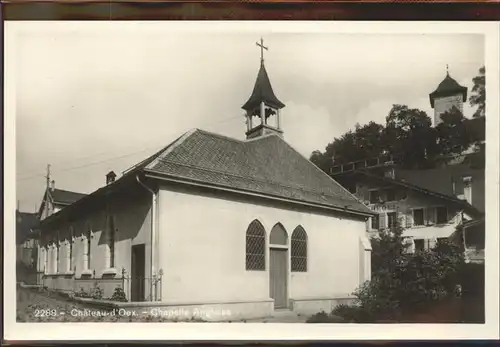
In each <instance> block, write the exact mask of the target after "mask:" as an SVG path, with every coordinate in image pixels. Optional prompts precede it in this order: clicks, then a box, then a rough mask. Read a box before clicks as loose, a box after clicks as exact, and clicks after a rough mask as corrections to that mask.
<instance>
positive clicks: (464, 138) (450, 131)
mask: <svg viewBox="0 0 500 347" xmlns="http://www.w3.org/2000/svg"><path fill="white" fill-rule="evenodd" d="M441 119H442V123H440V124H439V125H438V126H437V127H436V132H437V145H438V147H439V152H440V154H442V155H451V154H460V153H462V152H463V151H465V150H466V149H467V148H469V147H470V146H471V145H472V144H473V142H474V140H475V139H474V137H473V133H472V132H471V131H470V126H468V122H467V121H466V118H465V117H464V115H463V114H462V112H460V110H459V109H458V108H456V107H453V108H452V109H451V110H449V111H446V112H445V113H443V114H442V115H441Z"/></svg>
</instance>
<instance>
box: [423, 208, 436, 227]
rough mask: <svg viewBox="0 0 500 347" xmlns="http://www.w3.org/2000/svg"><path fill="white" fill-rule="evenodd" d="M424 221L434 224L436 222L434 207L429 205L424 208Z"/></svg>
mask: <svg viewBox="0 0 500 347" xmlns="http://www.w3.org/2000/svg"><path fill="white" fill-rule="evenodd" d="M426 212H427V213H426V218H425V219H426V221H427V224H435V223H436V208H435V207H429V208H428V209H427V210H426Z"/></svg>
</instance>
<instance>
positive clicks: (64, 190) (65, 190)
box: [53, 188, 87, 195]
mask: <svg viewBox="0 0 500 347" xmlns="http://www.w3.org/2000/svg"><path fill="white" fill-rule="evenodd" d="M53 190H54V191H56V190H58V191H60V192H68V193H75V194H82V195H87V193H80V192H75V191H74V190H67V189H60V188H54V189H53Z"/></svg>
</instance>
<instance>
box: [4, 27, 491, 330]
mask: <svg viewBox="0 0 500 347" xmlns="http://www.w3.org/2000/svg"><path fill="white" fill-rule="evenodd" d="M358 24H359V25H355V23H343V24H342V25H340V24H339V25H333V23H323V24H319V23H307V22H304V23H289V24H285V23H272V22H265V23H249V22H247V23H241V22H233V23H227V22H226V23H225V22H220V23H210V22H205V23H191V24H189V23H179V22H133V21H131V22H85V21H83V22H62V21H60V22H57V21H44V22H29V21H27V22H15V23H6V25H5V40H4V44H5V52H6V55H5V85H6V89H5V106H6V109H5V110H6V111H5V137H6V146H5V150H6V160H10V161H9V162H10V165H8V164H7V161H6V164H5V170H6V174H5V184H4V186H5V187H6V193H5V194H6V197H5V199H6V200H5V201H6V203H5V206H4V215H5V216H6V224H5V225H4V233H5V257H6V260H5V264H4V272H5V276H6V277H5V284H4V285H5V290H4V293H5V296H6V297H5V298H7V299H6V300H5V303H6V304H8V305H9V309H7V306H6V309H5V312H4V317H5V322H6V324H7V322H9V324H11V325H9V327H10V328H11V331H12V336H14V334H23V333H25V334H28V335H30V334H33V336H35V334H39V335H37V336H52V335H50V334H56V335H57V334H62V333H56V332H55V330H56V328H55V327H54V328H53V327H52V326H50V327H48V326H47V325H44V324H40V323H46V322H51V323H58V324H60V325H58V327H59V326H60V328H57V329H63V330H64V329H65V326H70V325H68V324H66V323H79V324H71V326H72V327H73V328H74V329H80V328H79V327H80V326H82V329H83V326H85V324H84V323H95V322H99V323H102V324H103V328H102V329H98V330H102V331H101V332H99V333H97V332H96V333H95V334H100V335H99V336H105V334H106V333H109V334H111V332H114V334H115V335H114V337H115V338H118V337H119V338H125V336H128V334H133V333H134V332H135V333H139V332H138V331H137V330H136V331H133V329H129V328H127V327H129V326H132V325H134V323H136V324H140V327H144V330H142V332H143V333H145V332H146V331H150V330H149V329H152V327H153V326H154V327H155V329H157V330H158V334H162V333H164V334H171V333H173V332H172V331H173V330H174V329H177V328H179V329H181V328H182V329H186V330H185V331H186V334H187V331H188V330H189V331H195V332H196V331H198V332H200V334H201V333H207V332H209V331H210V329H212V327H213V329H219V330H222V331H225V332H226V333H227V332H229V331H231V329H235V328H237V327H240V328H241V329H242V331H245V334H247V335H246V336H252V334H255V335H258V336H260V335H259V331H260V332H263V333H262V334H265V333H264V332H265V331H267V332H270V334H271V335H266V336H281V335H280V334H284V336H288V335H287V334H289V335H290V334H292V335H293V334H299V333H301V334H302V336H314V335H313V334H314V331H316V334H319V333H318V332H319V330H314V329H321V331H322V334H326V335H325V336H329V337H331V338H333V337H335V336H337V335H338V334H342V331H344V332H345V331H346V330H345V329H352V327H356V329H360V330H359V331H360V333H359V334H362V332H363V331H364V330H363V329H364V328H363V327H366V326H372V327H373V324H376V326H375V331H377V334H379V335H380V336H382V335H383V336H392V335H391V334H396V333H397V330H398V329H399V327H404V326H406V327H408V324H412V326H413V325H414V324H422V325H421V326H420V327H419V326H418V325H416V327H418V328H416V327H415V326H414V327H413V328H412V330H406V331H407V333H405V334H406V335H405V336H406V337H408V338H410V337H412V336H417V335H419V334H422V333H421V332H417V331H418V330H419V329H430V328H429V327H430V326H442V325H443V324H444V325H443V326H444V327H445V328H434V329H435V330H434V331H431V330H425V331H428V332H429V334H430V333H432V334H434V335H435V334H443V335H445V336H447V334H448V338H450V337H452V336H449V335H450V334H453V333H460V334H466V333H467V329H468V328H470V327H471V326H472V327H473V328H474V327H475V328H477V329H479V330H478V331H480V333H477V334H483V335H481V336H494V334H498V330H497V331H496V332H494V329H493V330H492V327H495V326H497V327H498V294H499V291H498V288H499V281H498V230H499V224H498V209H499V204H498V188H499V186H498V174H499V171H498V133H497V131H498V124H499V123H498V116H499V114H498V110H499V108H498V95H499V94H498V76H499V54H498V37H499V36H498V28H499V26H498V23H497V24H495V23H470V22H469V23H462V26H460V23H438V22H436V23H434V25H431V24H432V23H389V22H387V23H378V24H377V25H376V24H373V25H370V24H369V23H358ZM441 24H442V25H441ZM486 81H488V82H486ZM487 89H488V93H486V90H487ZM486 140H488V146H486ZM7 143H8V144H10V146H9V145H8V144H7ZM7 151H8V152H10V153H7ZM14 180H15V183H14ZM495 274H496V275H495ZM80 323H81V324H80ZM109 323H127V324H125V325H116V326H114V325H113V324H109ZM153 323H156V324H153ZM169 323H189V324H177V325H170V324H169ZM201 323H206V324H201ZM217 323H219V324H217ZM228 323H231V324H228ZM263 323H265V324H263ZM272 323H281V324H272ZM28 326H29V327H30V328H29V329H27V327H28ZM108 326H109V328H104V327H108ZM113 326H114V327H113ZM117 326H120V328H119V329H117V328H116V327H117ZM134 326H135V325H134ZM162 326H164V327H167V326H168V327H169V328H168V329H166V328H162ZM377 326H378V327H379V328H376V327H377ZM172 327H173V328H172ZM273 327H279V328H273ZM282 327H283V328H282ZM446 327H448V328H446ZM89 329H90V328H89ZM141 329H142V328H141ZM249 329H251V330H249ZM63 330H59V331H60V332H62V331H63ZM68 331H69V330H68ZM78 331H79V334H80V335H84V333H83V331H85V330H78ZM87 331H91V330H88V329H87ZM183 331H184V330H183ZM251 331H255V333H250V332H251ZM307 331H311V333H307ZM349 331H350V332H349V334H350V336H351V337H352V336H354V335H352V334H355V333H354V330H349ZM372 331H373V330H372ZM408 331H409V332H408ZM486 332H488V333H489V334H490V335H487V333H486ZM223 333H224V332H223ZM365 333H366V331H365ZM67 334H70V333H69V332H67ZM95 334H90V333H88V335H87V338H94V337H95V336H96V335H95ZM273 334H274V335H273ZM307 334H309V335H307ZM311 334H312V335H311ZM492 334H493V335H492ZM56 335H54V336H56ZM80 335H79V336H80ZM16 336H17V335H16ZM57 336H62V335H57ZM290 336H291V335H290ZM357 336H361V335H357ZM372 336H373V335H372ZM394 336H396V335H394ZM405 336H403V338H404V337H405ZM463 336H464V335H463ZM398 337H399V338H401V335H398ZM80 338H83V337H81V336H80Z"/></svg>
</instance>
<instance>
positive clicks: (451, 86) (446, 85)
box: [429, 64, 467, 108]
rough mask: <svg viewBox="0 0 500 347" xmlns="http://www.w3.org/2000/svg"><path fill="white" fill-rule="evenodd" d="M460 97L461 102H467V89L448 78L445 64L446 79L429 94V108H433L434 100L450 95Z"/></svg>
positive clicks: (447, 67)
mask: <svg viewBox="0 0 500 347" xmlns="http://www.w3.org/2000/svg"><path fill="white" fill-rule="evenodd" d="M457 94H459V95H462V100H463V102H465V101H467V87H464V86H461V85H460V84H458V82H457V81H456V80H455V79H453V78H452V77H451V76H450V71H449V66H448V64H446V77H445V78H444V79H443V81H441V83H439V85H438V87H437V88H436V90H435V91H433V92H432V93H431V94H429V99H430V102H431V107H433V108H434V100H435V99H436V98H441V97H447V96H452V95H457Z"/></svg>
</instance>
